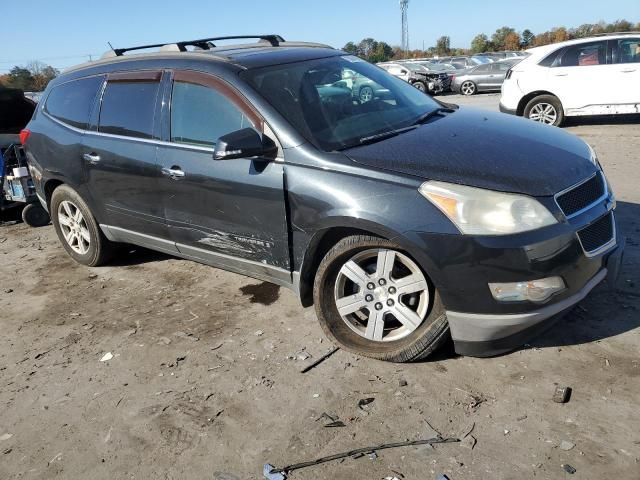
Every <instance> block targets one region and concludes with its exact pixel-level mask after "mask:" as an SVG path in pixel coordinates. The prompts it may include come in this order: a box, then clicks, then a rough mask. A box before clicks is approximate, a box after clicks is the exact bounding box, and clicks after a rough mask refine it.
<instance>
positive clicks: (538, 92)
mask: <svg viewBox="0 0 640 480" xmlns="http://www.w3.org/2000/svg"><path fill="white" fill-rule="evenodd" d="M540 95H551V96H552V97H555V98H557V99H558V101H559V102H560V105H562V110H564V105H563V104H562V101H561V100H560V98H559V97H558V96H557V95H556V94H555V93H552V92H550V91H548V90H536V91H534V92H530V93H527V94H526V95H525V96H524V97H522V98H521V99H520V102H518V107H517V108H516V115H517V116H519V117H522V116H524V109H525V108H526V106H527V104H528V103H529V102H530V101H531V100H533V99H534V98H536V97H539V96H540Z"/></svg>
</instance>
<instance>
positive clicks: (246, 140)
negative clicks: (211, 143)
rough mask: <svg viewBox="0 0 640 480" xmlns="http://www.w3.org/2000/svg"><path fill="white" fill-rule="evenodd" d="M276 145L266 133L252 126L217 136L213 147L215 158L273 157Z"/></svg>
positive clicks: (275, 152) (276, 150) (276, 151)
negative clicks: (259, 131) (260, 132)
mask: <svg viewBox="0 0 640 480" xmlns="http://www.w3.org/2000/svg"><path fill="white" fill-rule="evenodd" d="M277 153H278V147H277V145H276V144H275V142H274V141H273V140H271V139H270V138H269V137H267V136H266V135H262V136H261V135H260V134H259V133H258V132H257V131H256V130H255V129H253V128H243V129H242V130H236V131H235V132H231V133H228V134H226V135H223V136H222V137H220V138H218V141H217V142H216V146H215V148H214V149H213V158H214V159H215V160H231V159H234V158H251V157H264V158H275V157H276V154H277Z"/></svg>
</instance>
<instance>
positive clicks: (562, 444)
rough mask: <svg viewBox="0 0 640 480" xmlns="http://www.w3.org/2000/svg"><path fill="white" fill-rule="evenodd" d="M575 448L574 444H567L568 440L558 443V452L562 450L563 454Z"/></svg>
mask: <svg viewBox="0 0 640 480" xmlns="http://www.w3.org/2000/svg"><path fill="white" fill-rule="evenodd" d="M575 446H576V444H575V443H573V442H569V441H568V440H562V442H560V450H564V451H565V452H568V451H569V450H571V449H572V448H573V447H575Z"/></svg>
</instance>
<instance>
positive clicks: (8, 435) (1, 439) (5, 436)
mask: <svg viewBox="0 0 640 480" xmlns="http://www.w3.org/2000/svg"><path fill="white" fill-rule="evenodd" d="M11 437H13V434H12V433H4V434H2V435H0V442H4V441H5V440H9V439H10V438H11Z"/></svg>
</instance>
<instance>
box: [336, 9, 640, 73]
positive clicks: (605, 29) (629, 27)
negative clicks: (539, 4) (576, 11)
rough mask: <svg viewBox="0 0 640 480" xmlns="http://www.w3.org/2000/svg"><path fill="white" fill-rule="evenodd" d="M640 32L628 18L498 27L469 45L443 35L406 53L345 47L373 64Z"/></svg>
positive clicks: (364, 44) (377, 46)
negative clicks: (536, 28) (538, 27)
mask: <svg viewBox="0 0 640 480" xmlns="http://www.w3.org/2000/svg"><path fill="white" fill-rule="evenodd" d="M631 31H640V22H638V23H635V24H634V23H632V22H630V21H628V20H617V21H615V22H612V23H606V22H603V21H601V22H598V23H585V24H583V25H580V26H579V27H575V28H566V27H554V28H552V29H550V30H548V31H546V32H540V33H534V32H532V31H531V30H529V29H524V30H523V31H522V32H518V31H517V30H516V29H515V28H512V27H508V26H504V27H501V28H498V29H497V30H496V31H495V32H494V33H493V34H492V35H491V36H489V35H487V34H485V33H480V34H478V35H476V36H475V37H474V38H473V40H472V41H471V45H470V46H469V48H456V47H451V39H450V38H449V36H447V35H443V36H441V37H440V38H438V40H437V41H436V44H435V45H434V46H432V47H429V48H427V49H426V50H410V51H408V52H403V51H402V50H401V48H400V47H398V46H390V45H389V44H387V43H385V42H381V41H377V40H375V39H373V38H365V39H363V40H362V41H360V42H359V43H354V42H349V43H347V44H346V45H345V46H344V47H343V50H344V51H345V52H349V53H351V54H353V55H357V56H359V57H361V58H364V59H365V60H367V61H369V62H373V63H377V62H385V61H388V60H392V59H394V58H395V59H401V58H420V57H432V56H436V55H438V56H444V55H470V54H474V53H485V52H500V51H505V50H524V49H527V48H531V47H539V46H542V45H548V44H551V43H557V42H564V41H565V40H572V39H575V38H584V37H590V36H593V35H597V34H601V33H613V32H631Z"/></svg>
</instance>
